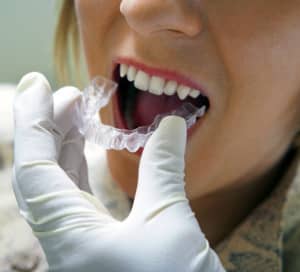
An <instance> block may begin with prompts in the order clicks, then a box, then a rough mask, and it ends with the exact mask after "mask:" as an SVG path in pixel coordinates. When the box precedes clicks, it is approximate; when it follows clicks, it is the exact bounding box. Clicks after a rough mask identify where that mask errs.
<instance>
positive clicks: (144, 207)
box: [14, 73, 224, 272]
mask: <svg viewBox="0 0 300 272" xmlns="http://www.w3.org/2000/svg"><path fill="white" fill-rule="evenodd" d="M18 91H19V92H22V93H21V94H20V95H18V97H16V100H15V104H14V113H15V163H14V190H15V193H16V197H17V200H18V203H19V207H20V210H21V213H22V215H23V216H24V217H25V218H26V220H27V221H28V222H29V224H30V225H31V227H32V229H33V231H34V233H35V235H36V236H37V237H38V239H39V241H40V243H41V245H42V247H43V249H44V252H45V254H46V256H47V260H48V264H49V268H50V271H59V272H62V271H70V272H71V271H72V272H76V271H78V272H79V271H80V272H82V271H87V272H93V271H95V272H96V271H97V272H99V271H104V272H113V271H114V272H120V271H129V272H146V271H149V272H150V271H151V272H153V271H159V272H161V271H172V272H174V271H175V272H176V271H178V272H184V271H186V272H192V271H197V272H201V271H203V272H204V271H210V272H213V271H224V269H223V267H222V265H221V263H220V261H219V258H218V256H217V255H216V254H215V253H214V251H213V250H212V249H211V248H210V247H209V244H208V241H207V240H206V239H205V236H204V234H203V233H202V232H201V229H200V227H199V225H198V222H197V220H196V218H195V216H194V213H193V212H192V210H191V208H190V206H189V202H188V200H187V198H186V194H185V190H184V153H185V145H186V125H185V121H184V120H183V119H182V118H178V117H167V118H165V119H164V120H163V121H162V122H161V124H160V125H159V128H158V129H157V130H156V132H155V133H154V134H153V136H152V137H151V138H150V140H149V141H148V143H147V145H146V147H145V149H144V152H143V155H142V158H141V163H140V167H139V179H138V188H137V193H136V196H135V201H134V205H133V208H132V211H131V213H130V215H129V216H128V218H127V219H126V220H124V221H122V222H120V221H117V220H116V219H114V218H112V216H111V215H110V214H109V212H108V211H107V209H106V208H105V207H104V205H102V204H101V202H100V201H99V200H97V199H96V198H94V197H93V196H92V195H90V194H88V193H86V192H84V191H81V190H80V189H79V188H78V187H77V186H76V184H79V181H82V180H85V182H83V183H87V175H86V163H85V160H84V155H83V146H84V141H83V139H82V138H81V136H80V135H79V134H78V132H77V131H76V130H75V129H74V127H73V126H72V121H71V119H72V117H71V116H72V105H73V104H74V102H75V101H76V100H77V99H78V98H79V96H80V92H79V91H78V90H76V89H74V88H70V87H69V88H64V89H61V90H59V91H58V92H56V93H55V94H54V95H52V92H51V89H50V86H49V84H48V82H47V80H46V79H45V78H44V77H43V76H42V75H40V74H37V73H32V74H28V75H27V76H25V77H24V78H23V79H22V80H21V82H20V84H19V87H18Z"/></svg>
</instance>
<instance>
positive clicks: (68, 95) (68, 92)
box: [53, 86, 82, 103]
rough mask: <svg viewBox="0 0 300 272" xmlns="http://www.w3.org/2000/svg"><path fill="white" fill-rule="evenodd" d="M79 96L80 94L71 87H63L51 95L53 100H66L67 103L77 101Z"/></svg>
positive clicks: (76, 89)
mask: <svg viewBox="0 0 300 272" xmlns="http://www.w3.org/2000/svg"><path fill="white" fill-rule="evenodd" d="M81 96H82V92H81V91H80V90H79V89H78V88H76V87H73V86H66V87H63V88H61V89H59V90H57V91H56V92H55V93H54V94H53V97H54V99H59V100H66V101H69V103H70V102H72V101H75V100H77V99H79V98H80V97H81Z"/></svg>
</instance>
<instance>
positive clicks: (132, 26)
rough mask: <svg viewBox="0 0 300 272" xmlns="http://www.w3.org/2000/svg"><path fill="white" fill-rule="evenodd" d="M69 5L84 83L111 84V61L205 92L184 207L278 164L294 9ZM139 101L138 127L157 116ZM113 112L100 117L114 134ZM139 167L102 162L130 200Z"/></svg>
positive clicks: (287, 125)
mask: <svg viewBox="0 0 300 272" xmlns="http://www.w3.org/2000/svg"><path fill="white" fill-rule="evenodd" d="M75 5H76V11H77V16H78V21H79V27H80V32H81V38H82V42H83V46H84V50H85V57H86V62H87V66H88V70H89V75H90V77H91V78H92V77H94V76H96V75H104V76H106V77H112V70H113V69H114V67H115V66H114V61H117V62H126V63H127V61H128V60H129V61H130V63H132V64H134V65H137V66H138V68H140V69H142V70H143V69H144V68H145V67H148V68H150V69H148V68H145V69H146V70H145V71H147V72H148V73H149V74H150V76H155V75H158V76H161V77H162V78H163V79H165V80H166V82H167V81H168V80H170V79H171V78H173V79H174V77H173V76H174V75H176V76H175V78H176V79H177V80H178V83H179V84H181V83H182V84H183V83H185V84H184V85H187V87H196V86H202V88H203V91H204V93H205V94H206V95H207V96H208V98H209V103H210V108H209V110H208V111H207V113H206V114H205V116H204V117H203V118H202V120H201V124H200V125H199V126H197V128H196V129H195V131H194V132H193V134H192V135H191V137H190V138H189V139H188V142H187V150H186V190H187V193H188V196H189V197H190V198H191V199H195V198H197V197H200V196H202V195H204V194H207V193H212V192H214V191H216V190H220V189H222V188H224V187H228V186H233V185H234V186H235V185H241V184H242V183H247V182H249V181H251V180H254V179H256V178H259V177H260V176H262V175H263V174H265V173H266V172H268V170H270V169H271V167H272V166H273V165H274V164H275V163H276V162H278V160H279V159H280V158H281V157H282V156H283V154H284V153H285V151H286V150H287V148H288V147H289V145H290V143H291V141H292V139H293V137H294V135H295V133H296V132H297V131H298V129H299V125H300V120H299V116H300V113H299V111H300V107H298V105H300V104H299V102H300V101H299V100H300V90H299V87H300V76H299V75H300V50H299V48H300V35H299V33H300V2H299V1H298V0H286V1H282V0H266V1H261V0H252V1H248V0H219V1H210V0H201V1H200V0H191V1H185V0H178V1H170V0H168V1H162V0H123V1H117V0H112V1H107V0H90V1H85V0H75ZM136 63H138V64H136ZM153 68H154V69H153ZM164 71H168V72H167V73H165V72H164ZM170 71H171V72H170ZM173 72H175V74H174V73H173ZM151 73H152V74H151ZM178 75H179V76H178ZM182 76H183V77H185V78H188V81H183V77H182ZM122 91H124V90H122V89H121V90H119V91H118V92H122ZM124 92H125V91H124ZM139 92H141V91H139ZM141 95H142V96H143V99H140V100H137V101H138V102H137V105H136V106H135V107H137V108H139V111H138V113H136V114H137V116H138V117H136V118H140V120H145V119H147V111H148V110H149V111H150V110H151V111H152V113H153V109H156V110H157V111H159V110H161V109H157V108H158V106H157V105H158V104H156V103H155V101H158V100H156V99H157V97H155V99H154V98H153V97H152V96H154V94H152V95H149V94H148V95H146V92H144V93H143V94H141ZM170 99H171V98H170ZM173 99H174V98H173ZM138 103H140V105H138ZM159 105H160V107H161V104H160V103H159ZM113 107H114V106H113V105H112V103H111V104H110V105H109V107H108V109H109V110H108V109H107V110H105V111H103V112H102V113H101V116H102V118H103V120H104V122H106V123H109V124H112V125H114V124H115V123H114V122H115V121H114V117H113V114H112V111H111V109H112V108H113ZM142 122H143V121H142ZM139 160H140V155H138V154H133V153H129V152H127V151H109V152H108V162H109V167H110V170H111V173H112V175H113V177H114V179H115V180H116V181H117V182H118V183H119V184H120V185H121V187H122V188H123V189H124V191H126V192H127V193H128V195H129V196H131V197H133V196H134V193H135V189H136V185H137V174H138V165H139Z"/></svg>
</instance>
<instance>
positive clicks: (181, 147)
mask: <svg viewBox="0 0 300 272" xmlns="http://www.w3.org/2000/svg"><path fill="white" fill-rule="evenodd" d="M186 138H187V127H186V122H185V120H184V119H183V118H181V117H177V116H168V117H166V118H164V119H163V120H162V121H161V123H160V125H159V127H158V128H157V130H156V131H155V132H154V133H153V135H152V136H151V138H150V139H149V140H148V142H147V144H146V146H145V148H144V151H143V154H142V158H141V163H140V167H139V178H138V187H137V192H136V196H135V201H134V206H133V211H134V210H135V209H138V210H141V211H145V210H149V209H150V210H152V209H153V208H154V207H156V208H157V207H163V206H166V205H167V206H169V205H171V204H173V203H177V202H178V201H179V202H182V201H186V194H185V190H184V185H185V183H184V166H185V161H184V155H185V147H186Z"/></svg>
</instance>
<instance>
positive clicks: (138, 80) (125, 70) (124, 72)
mask: <svg viewBox="0 0 300 272" xmlns="http://www.w3.org/2000/svg"><path fill="white" fill-rule="evenodd" d="M120 76H121V77H125V76H127V79H128V81H130V82H133V83H134V86H135V87H136V88H137V89H139V90H142V91H149V92H150V93H152V94H155V95H162V94H166V95H174V94H175V93H177V95H178V97H179V99H181V100H184V99H186V98H187V97H188V96H190V97H192V98H197V97H198V96H199V95H201V92H200V91H199V90H197V89H191V88H190V87H187V86H185V85H179V86H178V83H177V82H176V81H174V80H169V81H166V80H165V79H164V78H162V77H158V76H151V75H149V74H147V73H145V72H144V71H141V70H137V69H136V68H135V67H134V66H131V65H126V64H121V65H120Z"/></svg>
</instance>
